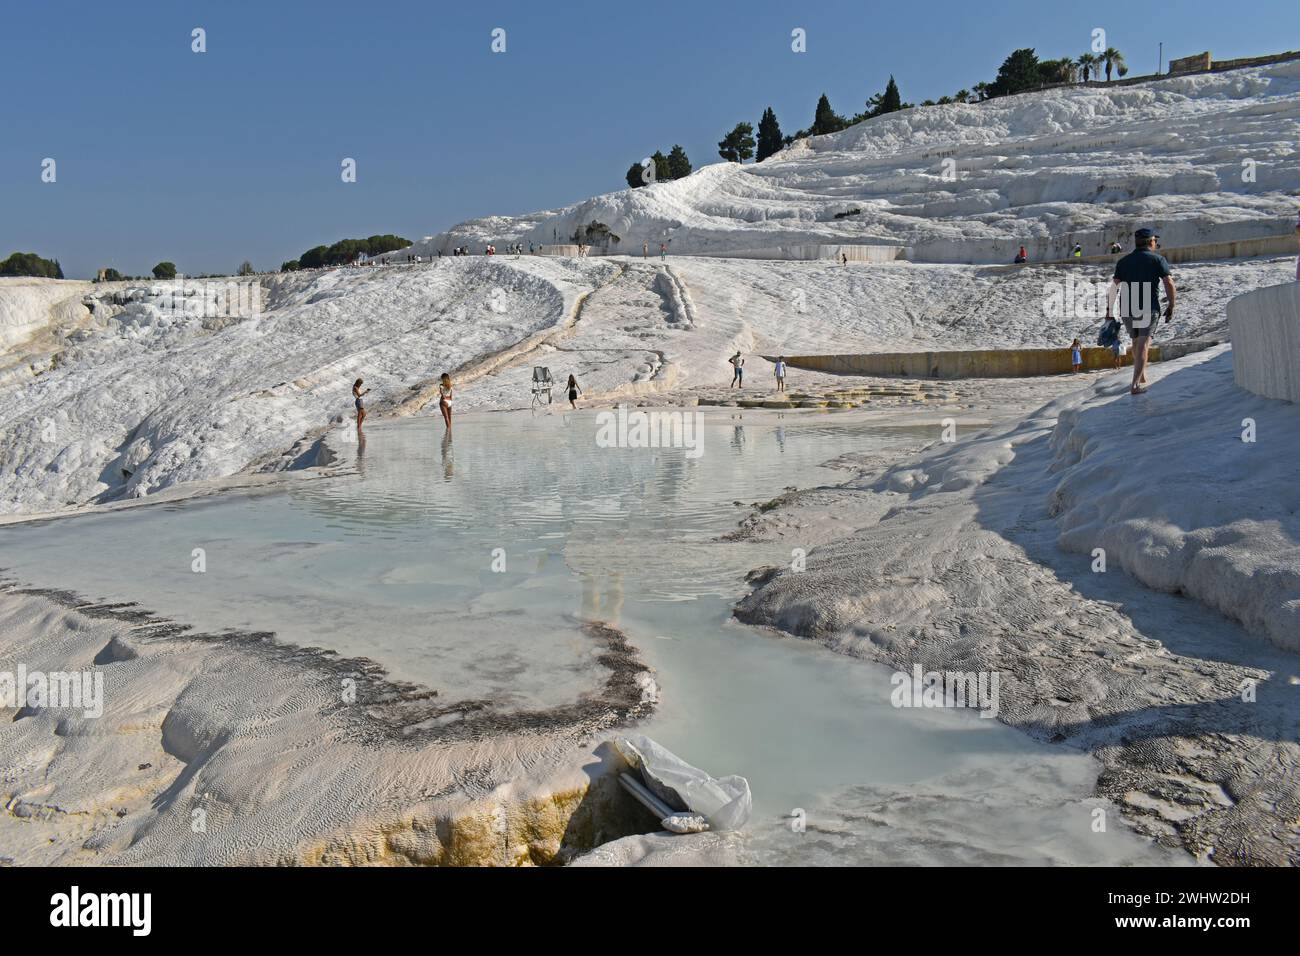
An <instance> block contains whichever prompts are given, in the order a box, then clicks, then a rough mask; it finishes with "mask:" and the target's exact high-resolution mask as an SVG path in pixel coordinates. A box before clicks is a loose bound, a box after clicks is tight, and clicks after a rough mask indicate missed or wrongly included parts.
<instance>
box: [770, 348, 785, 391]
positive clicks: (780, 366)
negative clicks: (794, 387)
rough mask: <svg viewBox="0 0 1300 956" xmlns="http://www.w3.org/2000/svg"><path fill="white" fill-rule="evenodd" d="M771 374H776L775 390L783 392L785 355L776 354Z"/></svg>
mask: <svg viewBox="0 0 1300 956" xmlns="http://www.w3.org/2000/svg"><path fill="white" fill-rule="evenodd" d="M773 374H775V375H776V390H777V391H778V392H784V391H785V356H784V355H778V356H777V359H776V366H775V368H774V372H773Z"/></svg>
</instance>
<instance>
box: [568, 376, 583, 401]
mask: <svg viewBox="0 0 1300 956" xmlns="http://www.w3.org/2000/svg"><path fill="white" fill-rule="evenodd" d="M581 394H582V389H580V388H578V380H577V379H576V378H574V377H573V376H572V375H570V376H569V404H570V405H571V406H573V407H574V408H577V407H578V396H579V395H581Z"/></svg>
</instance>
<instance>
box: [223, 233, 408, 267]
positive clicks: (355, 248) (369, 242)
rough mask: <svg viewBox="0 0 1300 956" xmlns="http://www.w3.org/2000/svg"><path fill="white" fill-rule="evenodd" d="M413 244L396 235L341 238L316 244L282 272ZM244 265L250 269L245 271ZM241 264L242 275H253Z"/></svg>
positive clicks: (375, 254)
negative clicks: (326, 243) (327, 244)
mask: <svg viewBox="0 0 1300 956" xmlns="http://www.w3.org/2000/svg"><path fill="white" fill-rule="evenodd" d="M410 244H411V240H410V239H403V238H402V237H401V236H394V235H393V234H392V233H389V234H387V235H383V236H371V237H370V238H369V239H340V240H339V241H338V242H336V243H334V245H332V246H314V247H312V248H311V249H308V250H307V251H306V252H304V253H303V254H302V255H300V256H299V257H298V258H297V259H290V260H289V261H288V262H285V263H282V264H281V265H280V271H281V272H297V271H298V270H299V269H321V268H324V267H326V266H341V265H345V264H346V263H349V262H355V261H356V260H357V257H358V256H361V255H366V256H377V255H381V254H382V253H385V252H395V251H396V250H398V249H405V248H406V247H407V246H409V245H410ZM244 266H247V267H248V271H247V272H245V271H244ZM244 266H240V271H239V274H240V275H252V274H253V267H252V266H251V265H250V264H249V263H247V262H245V263H244Z"/></svg>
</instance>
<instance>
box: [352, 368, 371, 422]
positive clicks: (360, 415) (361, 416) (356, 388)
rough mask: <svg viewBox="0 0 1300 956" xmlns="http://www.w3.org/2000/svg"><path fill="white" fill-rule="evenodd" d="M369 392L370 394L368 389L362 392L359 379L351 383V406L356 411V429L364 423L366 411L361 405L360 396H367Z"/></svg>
mask: <svg viewBox="0 0 1300 956" xmlns="http://www.w3.org/2000/svg"><path fill="white" fill-rule="evenodd" d="M369 392H370V389H368V388H367V389H365V390H364V391H363V390H362V388H361V379H357V380H356V381H355V382H353V383H352V404H353V405H355V406H356V409H357V427H358V428H360V427H361V423H362V422H364V421H365V420H366V409H365V406H363V405H362V404H361V396H362V395H366V394H368V393H369Z"/></svg>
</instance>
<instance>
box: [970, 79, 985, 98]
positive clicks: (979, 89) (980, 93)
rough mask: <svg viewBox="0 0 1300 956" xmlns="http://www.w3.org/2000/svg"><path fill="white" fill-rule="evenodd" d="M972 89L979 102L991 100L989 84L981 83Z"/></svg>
mask: <svg viewBox="0 0 1300 956" xmlns="http://www.w3.org/2000/svg"><path fill="white" fill-rule="evenodd" d="M971 89H972V91H974V93H975V98H976V100H977V101H978V102H983V101H984V100H987V99H988V98H989V85H988V84H987V83H985V82H983V81H981V82H979V83H976V84H975V85H974V86H973V87H971Z"/></svg>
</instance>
